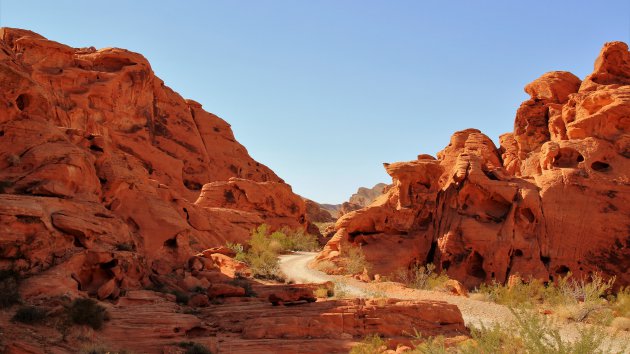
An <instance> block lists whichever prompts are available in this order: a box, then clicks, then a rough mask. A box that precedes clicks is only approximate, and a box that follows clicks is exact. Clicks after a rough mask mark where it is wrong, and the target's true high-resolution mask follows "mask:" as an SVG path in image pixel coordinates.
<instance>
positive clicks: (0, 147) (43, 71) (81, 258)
mask: <svg viewBox="0 0 630 354" xmlns="http://www.w3.org/2000/svg"><path fill="white" fill-rule="evenodd" d="M0 47H1V49H2V50H1V51H0V68H1V69H2V70H1V71H0V81H1V83H2V88H3V90H2V91H1V92H0V100H2V101H3V102H4V104H3V105H2V108H0V230H1V231H0V270H2V269H13V270H16V271H18V272H20V273H21V274H22V275H23V276H33V277H31V278H29V279H28V280H27V281H25V283H24V289H25V291H26V290H28V294H39V293H40V292H45V290H43V287H44V286H48V285H50V284H58V285H55V286H53V288H52V289H51V290H50V291H53V290H54V289H57V290H54V291H59V292H60V293H63V292H64V291H67V289H66V290H64V287H65V286H68V285H70V287H71V288H75V289H76V288H77V285H78V290H80V291H85V292H87V293H88V294H90V295H93V296H98V297H99V298H117V297H118V296H119V294H120V292H121V290H126V289H133V288H138V287H141V286H146V285H147V284H148V283H149V282H150V280H151V279H150V277H149V276H151V275H164V274H170V273H172V272H173V271H179V272H183V271H184V269H185V268H186V264H187V261H188V259H189V257H190V256H191V255H193V254H195V253H197V252H199V251H202V250H204V249H206V248H209V247H213V246H219V245H222V244H224V243H225V241H227V240H229V241H233V242H244V241H245V240H246V239H247V238H248V236H249V234H250V231H251V230H252V229H253V228H254V227H256V226H257V225H259V224H261V223H267V224H269V225H271V227H272V228H279V227H282V226H288V227H290V228H294V229H302V230H304V229H306V227H307V222H306V220H305V205H304V202H303V201H302V199H301V198H300V197H299V196H297V195H295V194H293V193H292V191H291V187H290V186H288V185H287V184H285V183H284V182H283V181H282V180H281V179H280V178H279V177H278V176H276V175H275V173H273V171H271V170H270V169H269V168H267V167H266V166H264V165H261V164H260V163H258V162H256V161H254V160H253V159H252V158H251V157H250V156H249V155H248V153H247V150H246V149H245V148H244V147H243V146H242V145H241V144H239V143H238V142H237V141H236V140H235V139H234V135H233V134H232V131H231V129H230V126H229V124H227V123H226V122H225V121H224V120H222V119H221V118H219V117H217V116H215V115H213V114H211V113H208V112H206V111H204V110H203V109H202V108H201V105H200V104H198V103H196V102H194V101H191V100H185V99H183V98H182V97H181V96H179V95H178V94H177V93H175V92H173V91H172V90H171V89H169V88H168V87H167V86H165V85H164V83H163V82H162V81H161V80H160V79H159V78H157V77H156V76H155V75H154V73H153V71H152V70H151V66H150V65H149V63H148V62H147V60H146V59H145V58H144V57H142V56H141V55H140V54H137V53H133V52H129V51H127V50H124V49H117V48H106V49H100V50H96V49H94V48H78V49H77V48H71V47H68V46H65V45H63V44H60V43H56V42H53V41H49V40H47V39H45V38H44V37H42V36H40V35H38V34H35V33H33V32H30V31H25V30H18V29H9V28H4V29H0ZM230 196H231V197H230ZM195 200H197V201H196V202H195ZM182 274H183V273H182ZM38 281H39V284H40V285H37V283H38ZM72 284H74V285H72ZM48 295H50V294H48Z"/></svg>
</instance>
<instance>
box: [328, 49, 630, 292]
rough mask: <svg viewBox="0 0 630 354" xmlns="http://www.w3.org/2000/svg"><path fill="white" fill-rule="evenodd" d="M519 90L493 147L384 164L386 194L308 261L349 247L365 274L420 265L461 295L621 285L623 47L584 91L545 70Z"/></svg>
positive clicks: (629, 57)
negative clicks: (481, 290) (516, 283)
mask: <svg viewBox="0 0 630 354" xmlns="http://www.w3.org/2000/svg"><path fill="white" fill-rule="evenodd" d="M525 91H526V92H527V93H528V94H529V95H530V96H531V98H530V99H529V100H527V101H525V102H523V104H522V105H521V106H520V107H519V109H518V111H517V113H516V119H515V122H514V132H513V133H508V134H504V135H502V136H501V137H500V142H501V146H500V147H499V148H497V147H496V146H495V145H494V143H493V142H492V140H490V139H489V138H488V137H487V136H485V135H484V134H482V133H481V132H480V131H478V130H476V129H467V130H464V131H460V132H457V133H455V134H454V135H453V136H452V138H451V141H450V143H449V145H448V146H447V147H446V148H445V149H444V150H442V151H440V152H439V153H438V156H437V159H434V158H432V157H430V156H428V155H421V156H419V158H418V160H416V161H410V162H398V163H392V164H385V169H386V170H387V172H388V173H389V174H390V175H391V176H392V179H393V182H394V186H393V188H391V189H390V190H389V191H388V192H387V193H386V194H385V195H384V196H383V197H381V198H379V199H377V201H375V202H374V203H373V204H372V205H370V206H369V207H367V208H363V209H360V210H357V211H354V212H352V213H349V214H347V215H344V216H343V217H341V218H340V219H339V220H338V221H337V224H336V230H337V232H336V234H335V236H334V237H333V238H332V239H331V240H330V241H329V243H328V245H327V246H326V248H325V249H324V251H323V252H322V253H321V254H320V255H319V257H318V258H319V259H320V260H322V259H332V260H334V259H336V258H337V257H338V256H340V255H343V254H344V253H345V252H346V251H347V249H348V248H349V247H351V246H356V245H361V246H362V249H363V251H364V253H365V255H366V258H367V260H368V261H369V262H371V263H372V264H373V266H374V267H373V271H374V272H375V273H381V274H389V273H392V272H394V271H396V270H398V269H401V268H402V269H404V268H406V267H407V266H409V265H410V264H412V263H415V262H418V263H429V262H432V263H434V264H436V266H437V270H438V271H446V272H447V273H448V274H449V276H451V277H453V278H455V279H458V280H460V281H462V282H463V283H464V284H465V285H466V286H468V287H474V286H478V285H479V284H481V283H483V282H489V281H491V280H492V279H496V280H497V281H500V282H503V281H506V280H507V279H508V277H509V276H510V275H513V274H519V275H521V276H523V277H526V278H527V277H534V278H538V279H542V280H545V281H547V280H553V279H554V278H556V279H557V277H558V276H561V275H565V274H567V273H568V272H572V273H573V274H575V275H577V276H586V275H588V274H589V273H591V272H596V271H599V272H603V273H604V274H606V275H609V276H612V275H616V276H617V283H616V284H617V286H620V285H627V284H630V273H628V272H627V270H628V269H629V268H630V181H629V180H628V176H630V118H629V117H630V53H629V52H628V46H627V45H626V44H624V43H621V42H613V43H607V44H605V45H604V48H603V49H602V51H601V53H600V55H599V57H598V58H597V61H596V62H595V70H594V72H593V73H592V74H591V75H589V76H588V77H587V78H586V79H584V81H580V80H579V79H578V78H577V77H575V76H574V75H572V74H570V73H568V72H551V73H547V74H544V75H543V76H541V77H540V78H538V79H537V80H535V81H534V82H532V83H530V84H528V85H527V86H526V88H525Z"/></svg>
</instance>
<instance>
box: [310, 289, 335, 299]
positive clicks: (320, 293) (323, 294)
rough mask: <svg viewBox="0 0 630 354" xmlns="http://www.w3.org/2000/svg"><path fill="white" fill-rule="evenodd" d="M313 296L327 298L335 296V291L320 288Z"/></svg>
mask: <svg viewBox="0 0 630 354" xmlns="http://www.w3.org/2000/svg"><path fill="white" fill-rule="evenodd" d="M313 295H315V297H317V298H327V297H332V296H334V295H335V291H334V290H333V289H328V288H326V287H325V286H320V287H318V288H317V289H315V291H313Z"/></svg>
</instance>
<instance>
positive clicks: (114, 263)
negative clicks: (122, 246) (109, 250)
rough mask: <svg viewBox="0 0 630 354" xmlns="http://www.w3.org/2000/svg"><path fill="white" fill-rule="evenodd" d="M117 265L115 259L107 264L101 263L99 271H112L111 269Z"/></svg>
mask: <svg viewBox="0 0 630 354" xmlns="http://www.w3.org/2000/svg"><path fill="white" fill-rule="evenodd" d="M117 265H118V260H117V259H112V260H111V261H109V262H106V263H101V265H100V267H101V269H112V268H114V267H115V266H117Z"/></svg>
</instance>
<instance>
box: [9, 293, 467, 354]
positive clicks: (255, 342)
mask: <svg viewBox="0 0 630 354" xmlns="http://www.w3.org/2000/svg"><path fill="white" fill-rule="evenodd" d="M202 305H203V307H198V308H194V311H191V310H193V308H191V307H185V306H180V305H177V304H175V303H174V302H172V301H170V300H169V299H168V296H166V295H165V294H160V293H155V292H152V291H146V290H134V291H130V292H129V293H128V294H127V295H125V296H124V297H122V298H121V299H120V300H119V301H118V302H117V303H116V304H108V305H107V308H108V312H109V314H110V319H109V321H107V323H106V325H105V326H104V328H103V329H102V330H101V331H93V330H91V329H89V328H87V327H86V328H84V327H74V328H71V329H70V330H69V331H67V333H66V339H65V341H64V340H62V338H63V337H62V334H61V333H60V332H59V331H58V329H57V328H55V326H57V325H58V324H57V323H55V322H54V320H53V319H52V318H50V319H48V320H47V321H50V323H48V325H40V326H32V325H24V324H20V323H16V324H12V325H11V326H6V327H0V334H2V336H0V346H1V345H2V344H4V345H5V346H4V349H7V352H8V353H43V352H44V350H43V349H42V348H46V350H47V351H48V352H53V353H69V352H76V350H73V348H75V349H76V348H81V347H82V346H84V347H85V344H86V343H100V344H101V346H102V347H104V348H108V349H109V350H131V351H134V352H141V353H161V352H168V351H167V349H168V348H169V346H173V345H174V344H176V343H179V342H190V341H193V342H196V343H200V344H203V345H205V346H206V347H207V348H209V349H210V350H211V351H212V352H213V353H223V352H227V353H229V352H232V353H347V352H348V351H349V349H350V347H351V346H352V345H353V344H356V343H357V342H359V341H361V340H362V339H363V337H364V336H365V335H366V334H367V333H380V334H382V335H385V336H386V337H387V338H389V339H390V340H391V341H394V342H397V343H408V342H409V340H410V337H409V333H413V331H414V329H415V330H418V331H419V332H421V333H422V334H423V335H427V336H431V335H444V336H445V337H446V338H452V337H457V336H462V335H467V334H468V330H467V329H466V328H465V326H464V321H463V318H462V315H461V312H460V311H459V309H458V308H457V307H456V306H454V305H451V304H447V303H445V302H439V301H399V300H392V299H379V300H358V299H357V300H334V301H323V302H314V303H307V304H302V305H295V306H278V307H274V306H272V305H271V304H270V303H268V302H267V301H266V300H265V299H262V298H231V299H225V300H224V303H222V304H206V303H203V304H202ZM186 312H189V313H186ZM190 312H194V313H195V314H190ZM9 315H10V314H9V313H8V312H7V311H0V323H8V321H9ZM8 338H11V343H10V344H9V343H6V341H7V339H8ZM3 342H4V343H3Z"/></svg>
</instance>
